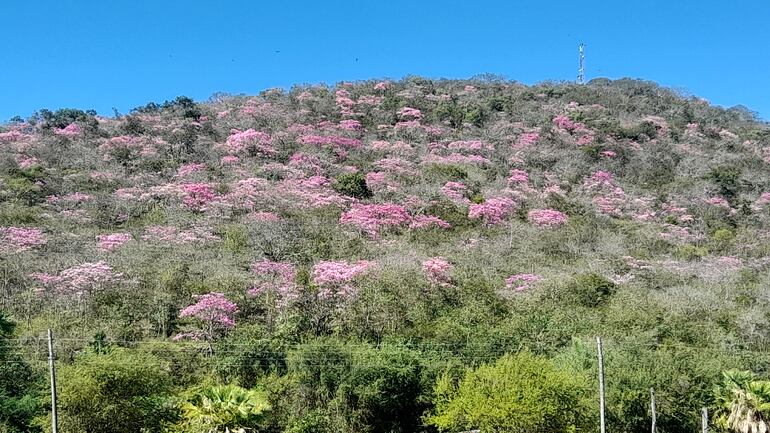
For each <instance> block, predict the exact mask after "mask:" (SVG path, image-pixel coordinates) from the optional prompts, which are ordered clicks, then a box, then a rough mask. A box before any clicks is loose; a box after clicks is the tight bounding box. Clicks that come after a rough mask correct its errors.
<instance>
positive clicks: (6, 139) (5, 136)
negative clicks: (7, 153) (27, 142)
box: [0, 131, 25, 143]
mask: <svg viewBox="0 0 770 433" xmlns="http://www.w3.org/2000/svg"><path fill="white" fill-rule="evenodd" d="M24 136H25V135H24V134H22V133H21V132H19V131H8V132H0V143H11V142H14V141H18V140H21V139H22V138H23V137H24Z"/></svg>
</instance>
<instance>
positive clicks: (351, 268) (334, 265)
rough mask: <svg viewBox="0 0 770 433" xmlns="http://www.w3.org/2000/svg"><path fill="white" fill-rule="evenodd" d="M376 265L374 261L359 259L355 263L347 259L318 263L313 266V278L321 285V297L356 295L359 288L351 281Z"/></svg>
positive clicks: (349, 296) (315, 282)
mask: <svg viewBox="0 0 770 433" xmlns="http://www.w3.org/2000/svg"><path fill="white" fill-rule="evenodd" d="M374 266H375V264H374V262H370V261H368V260H359V261H357V262H355V263H350V262H347V261H339V262H333V261H322V262H318V263H316V265H315V266H313V272H312V274H311V278H312V281H313V284H315V285H316V286H318V287H319V292H318V297H319V299H332V298H335V297H342V298H351V297H355V296H356V294H357V289H356V288H355V287H354V286H353V285H352V284H351V283H352V282H353V280H355V279H356V278H357V277H359V276H361V275H363V274H365V273H367V272H368V271H370V270H371V269H372V268H373V267H374Z"/></svg>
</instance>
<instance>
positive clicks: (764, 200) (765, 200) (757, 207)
mask: <svg viewBox="0 0 770 433" xmlns="http://www.w3.org/2000/svg"><path fill="white" fill-rule="evenodd" d="M768 204H770V192H763V193H762V194H761V195H760V196H759V198H758V199H756V200H755V201H754V203H752V204H751V208H752V210H754V211H755V212H759V211H761V210H762V209H764V208H765V207H766V206H767V205H768Z"/></svg>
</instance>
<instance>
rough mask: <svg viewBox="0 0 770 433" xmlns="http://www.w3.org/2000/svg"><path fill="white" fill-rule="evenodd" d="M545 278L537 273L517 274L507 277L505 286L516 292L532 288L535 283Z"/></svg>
mask: <svg viewBox="0 0 770 433" xmlns="http://www.w3.org/2000/svg"><path fill="white" fill-rule="evenodd" d="M542 280H543V277H541V276H540V275H535V274H516V275H511V276H510V277H508V278H506V279H505V288H506V289H508V290H513V291H514V292H516V293H521V292H524V291H526V290H528V289H530V288H531V287H532V286H533V285H534V284H535V283H538V282H540V281H542Z"/></svg>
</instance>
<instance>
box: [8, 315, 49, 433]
mask: <svg viewBox="0 0 770 433" xmlns="http://www.w3.org/2000/svg"><path fill="white" fill-rule="evenodd" d="M14 328H15V324H14V323H13V322H11V321H10V320H8V319H7V318H6V317H5V316H4V315H3V313H2V312H0V431H5V432H8V433H22V432H30V431H36V429H34V428H33V426H32V424H31V421H32V419H33V417H34V416H35V414H36V413H37V411H38V410H39V409H40V405H39V402H38V400H37V398H36V391H37V387H38V386H39V385H40V381H41V377H40V375H38V374H36V372H34V371H33V369H32V367H31V366H30V365H29V364H27V363H26V362H25V361H24V360H23V359H22V357H21V356H20V355H19V354H18V353H17V349H16V348H15V347H14V346H15V345H13V344H12V343H10V342H9V341H8V340H9V339H10V338H11V336H12V335H13V331H14ZM15 349H16V350H15Z"/></svg>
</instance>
